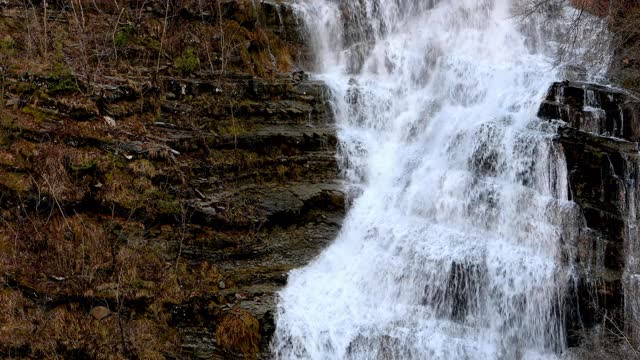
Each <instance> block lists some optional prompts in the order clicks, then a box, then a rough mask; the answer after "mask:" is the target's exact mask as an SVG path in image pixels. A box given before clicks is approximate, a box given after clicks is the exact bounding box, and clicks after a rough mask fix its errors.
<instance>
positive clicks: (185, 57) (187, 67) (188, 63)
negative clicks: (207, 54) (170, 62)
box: [174, 48, 200, 75]
mask: <svg viewBox="0 0 640 360" xmlns="http://www.w3.org/2000/svg"><path fill="white" fill-rule="evenodd" d="M174 65H175V67H176V69H178V71H180V72H181V73H182V74H183V75H187V74H191V73H193V72H194V71H196V70H198V68H199V67H200V59H199V58H198V55H196V53H195V52H194V51H193V49H192V48H188V49H186V50H185V51H184V52H183V53H182V55H180V56H179V57H178V58H177V59H176V60H175V62H174Z"/></svg>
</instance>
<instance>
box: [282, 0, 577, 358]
mask: <svg viewBox="0 0 640 360" xmlns="http://www.w3.org/2000/svg"><path fill="white" fill-rule="evenodd" d="M513 6H514V4H512V1H509V0H343V1H339V0H306V1H303V0H300V1H299V2H298V3H297V4H296V7H297V11H298V12H299V14H300V16H301V18H302V19H303V20H304V24H305V26H306V28H307V31H308V33H309V38H310V42H311V43H312V46H313V47H314V51H315V56H316V61H317V63H316V73H317V75H316V76H317V77H318V78H320V79H322V80H324V81H325V82H326V83H327V84H328V85H329V87H330V88H331V90H332V94H333V102H334V109H335V113H336V121H337V127H338V137H339V140H340V144H339V152H340V162H339V163H340V164H341V167H342V171H343V173H344V177H345V179H346V182H347V183H348V188H349V189H350V191H349V194H350V195H351V196H352V197H353V201H352V204H351V207H350V209H349V211H348V214H347V216H346V219H345V221H344V224H343V228H342V230H341V232H340V234H339V235H338V237H337V238H336V240H335V241H334V242H333V243H332V244H331V245H330V246H329V247H328V248H327V249H326V250H325V251H324V252H323V253H322V254H321V255H319V256H318V257H317V258H316V259H315V260H314V261H313V262H312V263H310V264H309V265H308V266H307V267H305V268H302V269H298V270H295V271H292V272H291V273H290V277H289V281H288V284H287V286H286V287H285V288H284V289H283V290H282V291H281V292H280V293H279V303H278V312H277V319H276V332H275V335H274V339H273V342H272V351H273V355H274V357H275V358H277V359H327V360H329V359H354V360H356V359H403V360H404V359H553V358H557V357H558V354H559V353H560V352H561V351H562V350H563V349H564V348H565V347H566V344H565V334H564V333H565V330H564V322H563V317H564V306H563V301H564V294H565V293H566V287H567V286H570V285H569V284H570V283H571V279H572V276H573V264H572V261H571V260H570V256H566V251H565V249H566V248H571V241H572V240H571V237H570V236H566V234H567V233H570V232H567V231H566V229H565V228H564V225H563V222H564V220H563V214H567V213H571V209H573V208H575V206H574V204H573V203H572V202H570V201H568V200H567V199H568V194H567V189H568V186H567V183H566V181H567V180H566V179H567V176H566V164H565V162H564V157H563V154H562V151H561V149H558V148H557V147H556V145H555V144H554V142H553V137H554V134H555V132H554V131H555V129H554V127H553V125H552V124H550V123H548V122H542V121H541V120H539V119H537V118H536V116H535V114H536V111H537V108H538V106H539V103H540V101H541V99H542V98H543V96H544V94H545V92H546V90H547V88H548V87H549V85H550V84H551V83H552V82H553V81H554V80H556V77H557V76H558V75H557V74H556V72H555V71H554V70H553V68H552V66H551V64H552V60H551V59H550V56H548V54H547V51H546V49H545V48H544V46H542V45H541V44H546V43H547V41H546V40H545V39H544V38H543V37H542V34H544V32H543V31H541V30H540V29H541V26H539V24H537V23H536V21H537V20H536V19H529V21H528V23H527V24H523V23H521V22H519V21H518V20H517V19H514V16H513V14H514V9H513Z"/></svg>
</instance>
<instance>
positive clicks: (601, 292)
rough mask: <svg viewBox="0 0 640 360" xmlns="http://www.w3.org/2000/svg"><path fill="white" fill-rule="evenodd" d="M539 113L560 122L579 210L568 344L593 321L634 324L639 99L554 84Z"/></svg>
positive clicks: (560, 140)
mask: <svg viewBox="0 0 640 360" xmlns="http://www.w3.org/2000/svg"><path fill="white" fill-rule="evenodd" d="M538 116H539V117H541V118H544V119H549V120H560V121H562V123H561V125H560V126H559V130H558V139H557V141H558V143H559V145H560V146H561V147H562V149H563V150H564V154H565V158H566V162H567V168H568V177H569V179H568V180H569V186H570V189H569V190H570V196H571V200H573V201H574V202H576V203H577V204H578V205H579V207H580V209H581V212H582V215H583V219H582V224H581V228H580V229H579V235H578V243H577V249H576V250H577V251H576V253H575V254H576V256H577V258H576V261H577V264H578V270H577V276H578V278H577V283H576V284H575V287H574V288H573V289H574V291H573V292H572V293H571V294H569V295H568V298H567V317H568V318H567V321H568V324H567V325H568V331H569V334H568V335H569V344H570V345H572V346H575V345H577V344H578V342H579V340H580V335H583V334H585V330H586V329H589V328H591V327H593V326H595V325H597V324H602V323H605V324H609V325H608V326H619V327H620V328H625V325H623V324H626V326H627V328H628V329H631V328H633V327H635V326H636V325H634V324H633V323H634V322H635V321H636V319H633V318H632V317H633V314H634V313H635V312H634V311H631V309H632V307H634V306H636V307H637V305H635V302H636V301H637V299H636V298H637V290H635V289H636V288H637V285H635V282H636V280H634V279H635V278H636V276H637V274H638V267H637V264H635V261H633V259H634V258H635V256H636V255H637V254H638V250H639V248H638V245H637V242H638V232H637V228H638V218H637V213H638V212H637V209H638V200H637V198H636V197H637V195H636V194H637V193H638V191H637V190H638V184H637V183H638V176H639V175H640V174H639V164H640V155H639V153H638V149H639V147H638V140H639V139H640V122H639V121H638V120H640V119H639V116H640V101H639V100H638V99H636V98H635V97H633V96H631V95H629V94H627V93H625V92H624V91H621V90H617V89H611V88H607V87H603V86H597V85H593V84H587V83H574V82H562V83H555V84H553V85H552V86H551V88H550V89H549V93H548V96H547V98H546V99H545V101H544V102H543V103H542V105H541V107H540V111H539V113H538ZM614 324H615V325H614Z"/></svg>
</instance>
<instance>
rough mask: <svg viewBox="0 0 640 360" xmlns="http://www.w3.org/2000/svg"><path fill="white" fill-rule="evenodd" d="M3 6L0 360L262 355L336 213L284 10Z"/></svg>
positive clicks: (328, 164) (331, 155) (188, 4)
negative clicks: (294, 278)
mask: <svg viewBox="0 0 640 360" xmlns="http://www.w3.org/2000/svg"><path fill="white" fill-rule="evenodd" d="M0 4H1V5H0V11H1V13H0V14H1V16H0V35H1V36H0V63H1V64H2V73H1V74H0V75H2V82H1V90H0V95H1V96H2V98H1V99H0V103H1V104H0V105H1V106H2V109H0V224H1V225H0V249H1V251H2V256H1V257H0V284H2V287H3V288H2V290H0V323H2V324H3V325H2V327H0V357H12V358H42V357H45V358H46V357H56V356H58V357H63V358H72V357H76V358H193V357H196V358H211V357H214V358H215V357H219V358H233V357H246V358H254V357H256V356H259V354H260V353H264V352H265V351H266V349H267V348H268V341H269V338H270V333H271V331H272V327H273V324H272V317H273V309H274V301H275V300H274V296H275V295H274V293H275V291H277V290H278V289H279V288H280V287H281V286H282V285H283V284H284V283H285V281H286V274H287V272H288V271H289V270H290V269H292V268H295V267H299V266H301V265H303V264H305V263H307V262H308V261H309V260H310V259H311V258H312V257H313V256H315V255H316V254H317V253H318V251H319V250H320V249H321V248H322V247H324V246H325V245H326V244H327V242H328V241H330V240H331V239H333V238H334V236H335V233H336V232H337V230H338V228H339V224H340V221H341V218H342V216H343V209H344V199H343V194H342V192H341V190H340V189H341V187H340V186H339V184H338V183H337V180H336V179H337V177H338V176H337V169H336V161H335V145H336V138H335V132H334V128H333V124H332V121H333V120H332V114H331V112H330V109H329V105H328V94H327V89H326V88H325V86H324V85H323V84H321V83H318V82H316V81H313V80H310V79H309V78H308V76H307V75H306V74H304V73H302V72H299V71H297V70H296V67H295V66H294V64H295V63H299V62H302V61H304V57H305V52H306V50H305V48H304V46H303V45H302V39H301V37H300V35H299V33H297V32H296V31H295V26H296V20H295V18H294V17H293V14H292V11H291V9H290V8H289V7H287V6H286V5H285V4H279V3H270V2H257V1H254V2H250V1H240V0H237V1H219V2H201V1H167V2H165V1H144V2H142V1H138V2H136V1H133V2H125V1H116V2H110V1H77V0H74V1H49V2H48V4H47V5H48V6H46V7H45V4H46V2H44V3H36V4H29V5H28V6H26V5H24V4H23V2H18V1H16V2H15V3H14V2H11V1H9V2H2V3H0Z"/></svg>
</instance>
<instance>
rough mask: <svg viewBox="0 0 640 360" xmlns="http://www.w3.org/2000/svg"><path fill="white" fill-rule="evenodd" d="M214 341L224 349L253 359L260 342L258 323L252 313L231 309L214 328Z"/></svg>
mask: <svg viewBox="0 0 640 360" xmlns="http://www.w3.org/2000/svg"><path fill="white" fill-rule="evenodd" d="M216 343H217V344H218V345H220V346H221V347H222V348H223V349H224V350H226V351H230V352H238V353H241V354H242V355H243V356H244V358H245V359H255V358H256V355H257V354H258V351H259V344H260V323H258V320H257V319H256V318H255V317H253V315H251V314H249V313H248V312H246V311H244V310H241V309H233V310H231V311H230V312H229V313H227V314H226V315H225V317H224V318H223V319H222V321H221V322H220V325H218V329H217V330H216Z"/></svg>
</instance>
